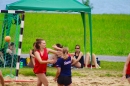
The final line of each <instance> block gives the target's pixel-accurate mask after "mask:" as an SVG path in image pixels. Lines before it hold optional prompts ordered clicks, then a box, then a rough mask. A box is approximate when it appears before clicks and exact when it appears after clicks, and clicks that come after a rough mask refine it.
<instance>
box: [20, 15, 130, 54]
mask: <svg viewBox="0 0 130 86" xmlns="http://www.w3.org/2000/svg"><path fill="white" fill-rule="evenodd" d="M86 22H87V23H86V24H87V35H86V37H87V39H86V40H87V51H89V50H90V46H89V44H90V42H89V40H90V39H89V26H88V17H87V15H86ZM92 27H93V29H92V31H93V52H94V53H95V54H98V55H127V54H128V53H129V52H130V49H129V48H128V47H130V43H129V40H130V30H129V29H130V15H123V14H122V15H114V14H111V15H107V14H103V15H96V14H95V15H92ZM36 38H43V39H45V40H46V42H47V47H49V48H51V47H52V45H53V44H55V43H61V44H63V45H64V46H68V47H69V49H70V52H74V47H75V45H76V44H80V45H81V50H82V51H83V48H84V47H83V41H84V39H83V38H84V35H83V25H82V20H81V16H80V14H47V13H44V14H43V13H26V15H25V29H24V36H23V46H22V53H28V52H29V50H30V49H31V48H32V44H33V42H34V41H35V39H36Z"/></svg>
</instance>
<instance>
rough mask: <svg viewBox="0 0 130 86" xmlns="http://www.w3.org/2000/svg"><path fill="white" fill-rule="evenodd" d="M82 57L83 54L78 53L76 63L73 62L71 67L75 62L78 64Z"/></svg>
mask: <svg viewBox="0 0 130 86" xmlns="http://www.w3.org/2000/svg"><path fill="white" fill-rule="evenodd" d="M82 56H83V53H82V52H80V53H79V56H78V58H77V59H76V61H74V62H73V63H72V65H74V64H76V63H77V62H79V60H80V59H81V57H82Z"/></svg>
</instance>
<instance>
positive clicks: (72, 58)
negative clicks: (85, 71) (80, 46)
mask: <svg viewBox="0 0 130 86" xmlns="http://www.w3.org/2000/svg"><path fill="white" fill-rule="evenodd" d="M71 62H72V64H71V65H73V66H75V67H77V68H81V64H80V62H77V61H76V59H75V58H74V57H71Z"/></svg>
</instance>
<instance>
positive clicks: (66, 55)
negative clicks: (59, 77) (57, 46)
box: [62, 47, 69, 59]
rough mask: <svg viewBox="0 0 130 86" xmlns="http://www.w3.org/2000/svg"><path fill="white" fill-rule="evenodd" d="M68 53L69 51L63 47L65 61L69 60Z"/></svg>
mask: <svg viewBox="0 0 130 86" xmlns="http://www.w3.org/2000/svg"><path fill="white" fill-rule="evenodd" d="M68 51H69V49H68V48H67V47H63V51H62V52H63V59H67V58H68Z"/></svg>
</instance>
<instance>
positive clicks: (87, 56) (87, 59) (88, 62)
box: [84, 53, 90, 68]
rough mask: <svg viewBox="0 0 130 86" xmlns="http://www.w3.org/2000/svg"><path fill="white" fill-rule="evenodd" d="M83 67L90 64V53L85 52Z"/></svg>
mask: <svg viewBox="0 0 130 86" xmlns="http://www.w3.org/2000/svg"><path fill="white" fill-rule="evenodd" d="M84 64H85V68H87V65H89V64H90V53H87V54H86V57H85V60H84Z"/></svg>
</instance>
